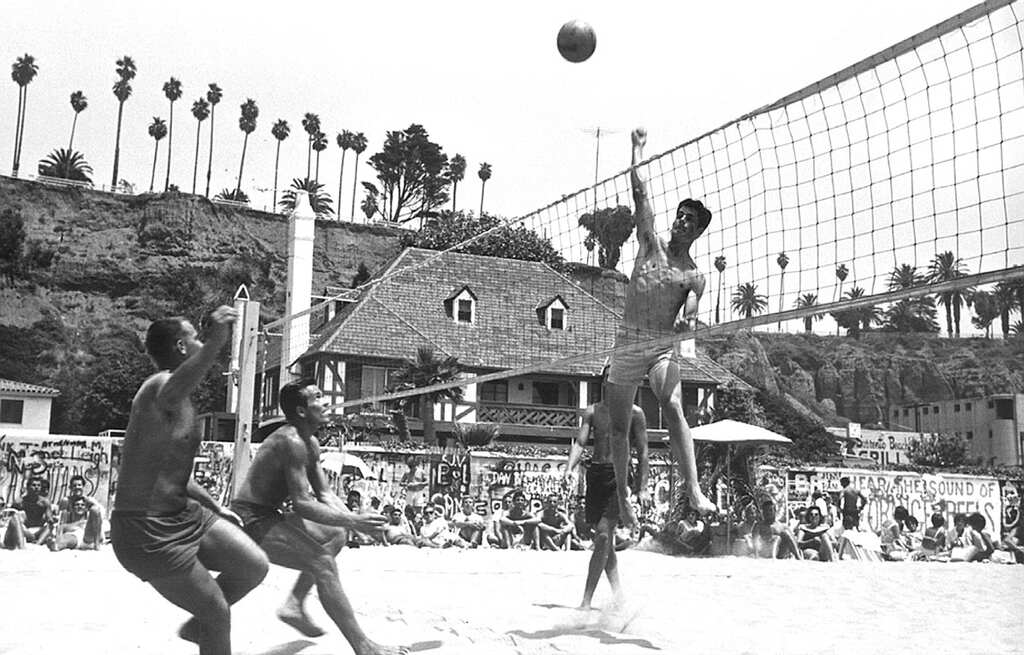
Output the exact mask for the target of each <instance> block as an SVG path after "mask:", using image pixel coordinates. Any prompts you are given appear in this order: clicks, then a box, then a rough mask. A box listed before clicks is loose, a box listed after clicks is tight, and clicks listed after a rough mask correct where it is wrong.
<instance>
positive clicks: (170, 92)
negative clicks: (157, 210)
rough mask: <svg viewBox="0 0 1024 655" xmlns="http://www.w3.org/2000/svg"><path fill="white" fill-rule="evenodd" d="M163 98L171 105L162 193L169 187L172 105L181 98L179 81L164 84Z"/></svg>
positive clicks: (172, 127) (172, 128)
mask: <svg viewBox="0 0 1024 655" xmlns="http://www.w3.org/2000/svg"><path fill="white" fill-rule="evenodd" d="M164 96H165V97H166V98H167V99H168V100H169V101H170V103H171V113H170V117H169V118H168V123H167V177H166V178H164V191H169V190H170V187H171V148H172V147H173V146H174V103H175V102H177V101H178V100H179V99H180V98H181V81H180V80H178V79H176V78H174V77H172V78H171V79H169V80H167V81H166V82H164Z"/></svg>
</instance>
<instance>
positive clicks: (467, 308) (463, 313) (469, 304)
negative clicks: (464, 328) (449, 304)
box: [455, 299, 473, 323]
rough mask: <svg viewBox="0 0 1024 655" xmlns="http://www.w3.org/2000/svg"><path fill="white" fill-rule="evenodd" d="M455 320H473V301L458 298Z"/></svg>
mask: <svg viewBox="0 0 1024 655" xmlns="http://www.w3.org/2000/svg"><path fill="white" fill-rule="evenodd" d="M455 320H456V321H458V322H459V323H472V322H473V301H472V300H468V299H461V300H459V304H458V311H457V312H456V314H455Z"/></svg>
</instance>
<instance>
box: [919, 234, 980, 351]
mask: <svg viewBox="0 0 1024 655" xmlns="http://www.w3.org/2000/svg"><path fill="white" fill-rule="evenodd" d="M965 275H967V266H966V265H965V264H964V263H963V260H962V259H960V258H959V257H957V256H955V255H954V254H953V253H952V252H951V251H949V250H947V251H946V252H942V253H939V254H937V255H935V259H933V260H932V262H931V264H930V265H929V267H928V274H927V276H926V277H927V280H928V281H929V282H932V283H939V282H949V281H950V280H956V279H958V278H962V277H964V276H965ZM973 291H974V290H973V289H971V288H970V287H965V288H963V289H954V290H952V291H943V292H942V293H940V294H939V304H940V305H942V306H943V307H945V308H946V335H947V336H950V337H952V336H954V335H955V336H957V337H959V336H960V309H961V308H962V307H963V306H964V305H967V306H970V304H971V295H972V293H973ZM954 328H955V329H956V331H955V332H954Z"/></svg>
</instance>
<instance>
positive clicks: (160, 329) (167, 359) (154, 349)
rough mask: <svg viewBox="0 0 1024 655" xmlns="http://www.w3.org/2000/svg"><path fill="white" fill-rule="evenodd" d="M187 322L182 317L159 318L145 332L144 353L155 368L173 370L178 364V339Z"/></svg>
mask: <svg viewBox="0 0 1024 655" xmlns="http://www.w3.org/2000/svg"><path fill="white" fill-rule="evenodd" d="M187 320H188V319H187V318H185V317H184V316H171V317H170V318H159V319H157V320H155V321H153V322H152V323H151V324H150V326H149V329H148V330H146V353H148V354H149V357H150V359H152V360H153V363H154V364H156V365H157V368H161V369H164V368H174V367H175V366H176V365H177V364H178V358H179V354H178V348H177V345H178V339H180V338H181V333H182V331H183V326H184V325H185V322H186V321H187Z"/></svg>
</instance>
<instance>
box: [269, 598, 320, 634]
mask: <svg viewBox="0 0 1024 655" xmlns="http://www.w3.org/2000/svg"><path fill="white" fill-rule="evenodd" d="M277 618H279V619H280V620H281V621H282V622H283V623H287V624H288V625H290V626H291V627H293V628H295V629H296V630H298V631H299V632H301V633H302V634H303V635H305V636H306V637H322V636H324V634H326V633H325V632H324V629H323V628H321V627H320V626H318V625H317V624H315V623H313V620H312V619H311V618H309V615H308V614H306V610H305V609H303V608H302V607H297V608H296V607H291V606H289V605H285V606H284V607H281V608H280V609H278V610H277Z"/></svg>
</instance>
